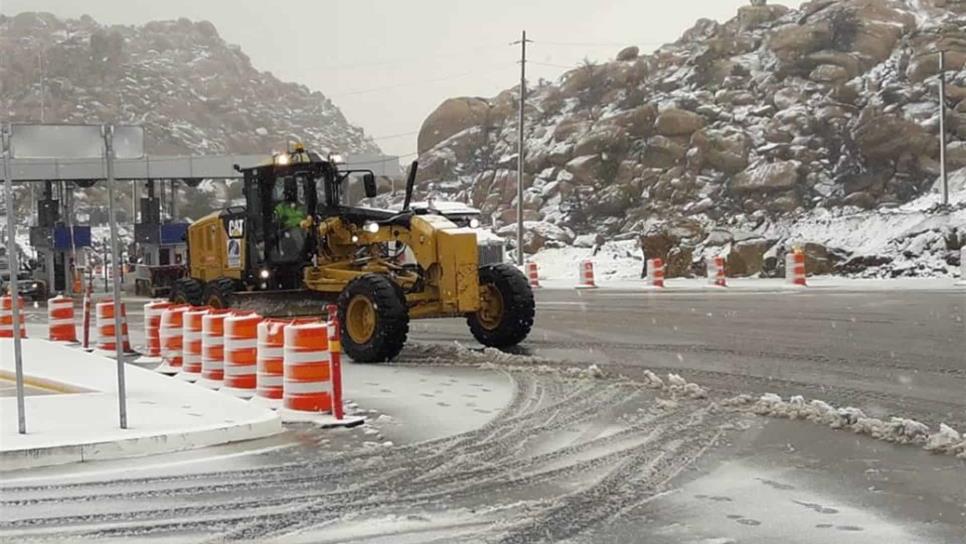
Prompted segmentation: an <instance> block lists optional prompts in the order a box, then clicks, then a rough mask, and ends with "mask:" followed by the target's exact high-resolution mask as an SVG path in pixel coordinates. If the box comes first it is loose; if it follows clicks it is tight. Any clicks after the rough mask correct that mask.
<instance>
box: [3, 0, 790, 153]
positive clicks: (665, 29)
mask: <svg viewBox="0 0 966 544" xmlns="http://www.w3.org/2000/svg"><path fill="white" fill-rule="evenodd" d="M747 3H749V0H665V1H661V0H581V1H578V0H408V1H402V0H314V1H309V0H289V1H287V2H271V1H267V0H84V1H79V0H0V12H2V13H4V14H7V15H14V14H17V13H20V12H21V11H49V12H51V13H54V14H56V15H58V16H61V17H72V18H74V17H79V16H80V15H82V14H85V13H86V14H88V15H90V16H92V17H94V18H95V19H97V20H98V21H99V22H101V23H114V24H142V23H145V22H147V21H151V20H157V19H176V18H178V17H187V18H189V19H192V20H201V19H206V20H209V21H211V22H212V23H214V24H215V26H216V27H217V28H218V31H219V33H220V34H221V36H222V37H223V38H225V39H226V40H227V41H228V42H230V43H236V44H239V45H240V46H241V47H242V49H243V50H244V51H245V53H247V54H248V56H249V57H251V59H252V62H253V63H254V64H255V67H256V68H258V69H260V70H268V71H271V72H273V73H274V74H275V75H276V76H278V77H279V78H281V79H282V80H287V81H296V82H299V83H304V84H305V85H307V86H309V87H310V88H312V89H316V90H319V91H322V93H324V94H325V95H326V96H328V97H330V98H331V99H332V101H333V102H335V103H336V105H338V106H339V107H340V108H341V109H342V111H343V112H344V113H345V115H346V117H347V118H348V119H349V121H350V122H351V123H353V124H356V125H359V126H361V127H362V128H364V129H365V130H366V132H367V133H368V134H370V135H372V136H373V137H374V138H376V143H378V144H379V146H380V147H382V149H383V150H384V151H386V152H388V153H392V154H398V155H406V154H409V153H412V152H414V151H415V149H416V134H415V133H416V132H417V131H418V130H419V127H420V125H421V124H422V121H423V119H425V118H426V116H427V115H428V114H429V113H430V112H432V111H433V109H435V108H436V106H437V105H439V103H440V102H442V101H443V100H445V99H446V98H448V97H452V96H463V95H472V96H487V97H489V96H493V95H495V94H497V93H498V92H500V91H502V90H503V89H506V88H508V87H511V86H513V85H515V84H516V83H517V81H518V80H519V77H520V75H519V73H520V72H519V66H518V64H517V60H518V59H519V55H520V51H519V46H510V45H509V42H511V41H514V40H517V39H519V36H520V31H521V30H523V29H526V30H527V37H528V38H530V39H532V40H534V42H535V43H533V44H531V45H530V46H529V51H528V57H529V59H530V60H532V61H533V63H532V64H528V74H527V75H528V79H531V80H532V81H535V80H536V78H538V77H543V78H546V79H555V78H556V77H557V76H559V75H560V74H561V73H562V72H563V71H565V70H566V67H568V66H573V65H576V64H577V63H578V62H580V61H581V60H582V59H584V58H585V57H586V58H590V59H593V60H606V59H610V58H613V57H614V55H615V54H616V52H617V51H618V50H619V49H620V48H621V47H622V46H624V45H630V44H635V45H638V46H640V47H641V49H642V51H650V50H652V49H654V48H655V47H656V46H657V45H660V44H661V43H664V42H669V41H674V40H676V39H677V38H678V37H679V36H680V34H681V32H682V31H684V30H685V29H687V28H689V27H690V26H691V25H692V24H693V23H694V22H695V21H696V20H697V19H698V18H701V17H706V18H712V19H717V20H719V21H723V20H726V19H728V18H730V17H732V16H734V14H735V13H736V12H737V9H738V7H739V6H741V5H744V4H747ZM799 3H800V2H798V1H797V0H795V1H791V2H786V4H787V5H790V4H796V5H797V4H799Z"/></svg>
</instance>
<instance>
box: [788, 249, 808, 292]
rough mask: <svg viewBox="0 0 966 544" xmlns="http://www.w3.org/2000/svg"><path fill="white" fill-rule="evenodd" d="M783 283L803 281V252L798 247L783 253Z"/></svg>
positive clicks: (803, 282) (800, 283)
mask: <svg viewBox="0 0 966 544" xmlns="http://www.w3.org/2000/svg"><path fill="white" fill-rule="evenodd" d="M785 283H790V284H792V285H800V286H802V287H804V286H805V285H806V283H805V254H804V253H803V252H802V250H800V249H797V248H796V249H795V250H794V251H792V252H791V253H788V254H787V255H785Z"/></svg>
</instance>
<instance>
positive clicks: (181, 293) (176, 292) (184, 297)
mask: <svg viewBox="0 0 966 544" xmlns="http://www.w3.org/2000/svg"><path fill="white" fill-rule="evenodd" d="M204 291H205V286H204V284H203V283H201V282H200V281H198V280H196V279H194V278H180V279H178V280H177V281H175V282H174V285H173V286H171V302H174V303H177V304H190V305H192V306H201V305H202V304H204Z"/></svg>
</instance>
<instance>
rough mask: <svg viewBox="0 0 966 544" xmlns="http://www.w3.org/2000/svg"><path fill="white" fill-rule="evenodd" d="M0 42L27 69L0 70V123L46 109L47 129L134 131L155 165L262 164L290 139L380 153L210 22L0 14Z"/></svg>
mask: <svg viewBox="0 0 966 544" xmlns="http://www.w3.org/2000/svg"><path fill="white" fill-rule="evenodd" d="M0 36H2V39H0V58H4V59H20V60H17V61H16V62H5V63H4V64H3V66H2V67H0V109H2V111H3V112H4V120H5V122H6V121H10V122H36V121H37V120H39V119H40V118H41V107H43V111H44V115H43V118H44V120H45V121H46V122H56V123H101V122H105V121H113V122H117V123H137V124H141V125H143V126H144V128H145V139H146V141H145V144H146V147H147V150H148V152H150V153H154V154H194V155H203V154H206V153H212V154H214V153H266V152H269V151H271V150H278V149H283V148H284V147H285V145H286V143H287V142H288V141H290V140H298V141H301V142H303V143H304V144H305V145H306V146H308V147H310V148H312V149H316V150H320V151H323V152H325V151H332V152H339V153H350V154H351V153H374V152H378V148H377V147H376V145H375V144H374V143H373V142H372V140H370V139H369V138H368V137H367V136H366V135H365V134H364V133H363V131H362V129H360V128H358V127H355V126H352V125H351V124H349V123H348V122H347V121H346V119H345V117H344V116H343V115H342V112H341V111H339V108H337V107H336V106H335V105H334V104H333V103H332V102H331V101H330V100H329V99H328V98H326V97H325V96H324V95H322V93H320V92H318V91H312V90H310V89H308V88H307V87H305V86H304V85H299V84H297V83H288V82H284V81H280V80H279V79H278V78H276V77H275V76H273V75H272V74H271V73H269V72H263V71H259V70H257V69H256V68H255V67H254V66H252V63H251V61H250V60H249V58H248V57H247V56H246V55H245V53H243V52H242V51H241V49H240V48H239V47H238V46H235V45H231V44H228V43H225V41H224V40H223V39H222V38H221V37H220V36H219V34H218V31H217V30H216V29H215V27H214V25H212V24H211V23H209V22H207V21H198V22H192V21H189V20H188V19H178V20H176V21H154V22H150V23H147V24H145V25H143V26H121V25H116V26H108V25H102V24H99V23H98V22H97V21H95V20H94V19H92V18H91V17H89V16H83V17H81V18H80V19H59V18H57V17H55V16H53V15H51V14H49V13H30V12H27V13H21V14H19V15H16V16H14V17H8V16H5V15H0ZM38 58H41V59H43V62H42V63H38V62H37V59H38ZM27 59H31V60H27ZM42 76H43V77H42ZM42 79H43V80H44V82H45V85H44V86H43V87H41V86H40V85H38V82H39V81H41V80H42ZM41 88H43V92H44V94H43V97H41Z"/></svg>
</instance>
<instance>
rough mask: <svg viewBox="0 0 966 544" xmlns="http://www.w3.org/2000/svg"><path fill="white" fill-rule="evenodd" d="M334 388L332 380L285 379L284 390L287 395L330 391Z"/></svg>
mask: <svg viewBox="0 0 966 544" xmlns="http://www.w3.org/2000/svg"><path fill="white" fill-rule="evenodd" d="M331 390H332V382H293V381H290V380H285V381H284V382H283V383H282V391H284V392H285V395H286V396H288V395H289V394H292V395H305V394H311V393H328V392H330V391H331Z"/></svg>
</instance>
